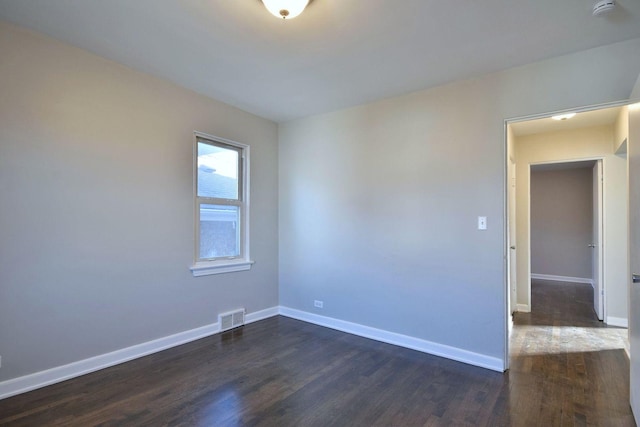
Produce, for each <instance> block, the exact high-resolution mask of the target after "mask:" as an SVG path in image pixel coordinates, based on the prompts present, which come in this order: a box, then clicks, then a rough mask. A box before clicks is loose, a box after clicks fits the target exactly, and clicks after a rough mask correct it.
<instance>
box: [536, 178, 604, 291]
mask: <svg viewBox="0 0 640 427" xmlns="http://www.w3.org/2000/svg"><path fill="white" fill-rule="evenodd" d="M530 185H531V202H530V203H531V204H530V208H531V217H530V220H531V273H532V274H547V275H553V276H568V277H580V278H586V279H590V278H591V276H592V271H591V264H592V262H591V256H592V253H591V249H590V248H589V247H588V245H589V243H591V240H592V231H593V230H592V229H593V200H592V197H593V188H592V187H593V183H592V170H591V169H585V168H582V169H568V170H549V171H532V172H531V184H530Z"/></svg>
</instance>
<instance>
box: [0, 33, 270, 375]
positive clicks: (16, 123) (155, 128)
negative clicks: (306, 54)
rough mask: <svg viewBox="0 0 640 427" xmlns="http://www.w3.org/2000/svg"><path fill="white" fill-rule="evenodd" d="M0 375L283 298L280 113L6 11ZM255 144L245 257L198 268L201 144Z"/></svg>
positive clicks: (0, 80) (0, 103)
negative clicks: (256, 108)
mask: <svg viewBox="0 0 640 427" xmlns="http://www.w3.org/2000/svg"><path fill="white" fill-rule="evenodd" d="M0 52H1V55H2V60H1V61H0V94H1V95H0V200H1V201H2V202H1V203H0V284H1V285H0V355H2V368H1V369H0V380H6V379H10V378H15V377H19V376H23V375H26V374H30V373H33V372H37V371H41V370H44V369H47V368H52V367H55V366H59V365H63V364H66V363H70V362H74V361H78V360H81V359H85V358H88V357H91V356H95V355H99V354H103V353H106V352H110V351H113V350H117V349H121V348H124V347H128V346H131V345H134V344H139V343H142V342H145V341H149V340H152V339H155V338H159V337H164V336H167V335H169V334H173V333H177V332H181V331H185V330H189V329H192V328H196V327H199V326H203V325H207V324H212V323H215V322H216V321H217V315H218V313H220V312H222V311H227V310H230V309H234V308H237V307H246V309H247V311H248V312H249V313H251V312H255V311H257V310H261V309H265V308H268V307H274V306H277V304H278V286H277V280H278V276H277V274H278V273H277V271H278V267H277V262H278V249H277V228H278V223H277V208H278V207H277V196H278V192H277V127H276V125H275V124H274V123H272V122H269V121H267V120H264V119H261V118H258V117H256V116H253V115H250V114H248V113H245V112H242V111H240V110H238V109H235V108H232V107H229V106H227V105H224V104H222V103H219V102H216V101H213V100H211V99H208V98H205V97H203V96H200V95H197V94H195V93H193V92H190V91H187V90H185V89H181V88H179V87H177V86H174V85H172V84H169V83H166V82H164V81H162V80H158V79H156V78H153V77H150V76H148V75H145V74H142V73H139V72H135V71H133V70H131V69H129V68H126V67H124V66H121V65H118V64H116V63H113V62H110V61H107V60H104V59H101V58H99V57H96V56H94V55H92V54H89V53H87V52H85V51H82V50H79V49H76V48H73V47H70V46H68V45H64V44H62V43H59V42H56V41H54V40H52V39H49V38H46V37H44V36H42V35H37V34H35V33H31V32H29V31H26V30H23V29H20V28H18V27H14V26H12V25H9V24H6V23H1V22H0ZM194 130H199V131H202V132H208V133H211V134H215V135H218V136H220V137H224V138H229V139H232V140H236V141H239V142H243V143H248V144H251V154H252V159H251V167H252V169H251V181H252V188H251V203H252V215H251V233H252V248H251V253H252V256H253V258H254V259H255V261H256V264H255V265H254V267H253V268H252V269H251V270H250V271H248V272H241V273H232V274H224V275H216V276H207V277H201V278H194V277H192V275H191V272H190V271H189V266H190V265H191V263H192V260H193V244H194V242H193V241H194V238H193V199H192V174H193V168H192V145H193V131H194Z"/></svg>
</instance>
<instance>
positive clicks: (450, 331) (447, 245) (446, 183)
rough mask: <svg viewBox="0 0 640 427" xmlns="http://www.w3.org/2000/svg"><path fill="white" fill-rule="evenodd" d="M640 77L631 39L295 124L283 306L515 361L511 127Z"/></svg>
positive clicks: (284, 199)
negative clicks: (508, 248) (509, 220)
mask: <svg viewBox="0 0 640 427" xmlns="http://www.w3.org/2000/svg"><path fill="white" fill-rule="evenodd" d="M639 69H640V40H631V41H628V42H624V43H620V44H616V45H612V46H608V47H604V48H599V49H594V50H589V51H585V52H581V53H578V54H574V55H568V56H564V57H560V58H555V59H551V60H547V61H543V62H539V63H536V64H531V65H528V66H525V67H520V68H516V69H512V70H508V71H505V72H501V73H495V74H491V75H487V76H485V77H482V78H478V79H475V80H469V81H463V82H457V83H454V84H451V85H447V86H442V87H438V88H435V89H432V90H427V91H422V92H417V93H413V94H409V95H406V96H401V97H396V98H391V99H387V100H383V101H379V102H375V103H371V104H367V105H362V106H358V107H355V108H351V109H347V110H342V111H337V112H333V113H329V114H323V115H317V116H313V117H309V118H305V119H300V120H295V121H291V122H288V123H284V124H282V125H281V126H280V127H279V132H280V137H279V139H280V145H279V146H280V151H279V153H280V154H279V165H280V177H279V179H280V186H279V190H280V199H279V200H280V210H279V215H280V246H279V247H280V301H281V304H282V305H284V306H287V307H291V308H294V309H299V310H304V311H308V312H313V313H316V314H322V315H325V316H328V317H333V318H337V319H342V320H347V321H351V322H355V323H359V324H363V325H367V326H371V327H375V328H380V329H384V330H387V331H391V332H397V333H401V334H405V335H409V336H412V337H416V338H421V339H424V340H429V341H432V342H436V343H440V344H445V345H449V346H453V347H457V348H460V349H465V350H469V351H471V352H475V353H479V354H482V355H486V356H489V357H495V358H499V359H503V358H504V356H505V342H506V336H505V325H506V309H505V307H506V301H505V296H506V283H505V276H506V272H505V244H504V242H505V241H504V238H505V221H504V216H503V215H504V203H505V183H504V170H505V159H504V155H505V153H504V145H505V143H504V133H505V130H504V129H505V128H504V119H506V118H511V117H518V116H524V115H529V114H534V113H542V112H547V111H553V110H560V109H564V108H570V107H574V106H579V105H590V104H596V103H601V102H607V101H614V100H618V99H624V98H626V97H627V95H628V94H629V90H630V88H631V87H632V86H633V84H634V83H635V80H636V78H637V75H638V70H639ZM425 72H426V71H425ZM605 72H606V73H611V74H610V77H609V78H607V79H604V80H603V79H602V77H601V76H602V75H603V73H605ZM479 215H483V216H487V217H488V225H489V226H488V230H486V231H478V230H477V229H476V220H477V216H479ZM314 299H319V300H323V301H324V308H323V309H317V308H314V306H313V301H314Z"/></svg>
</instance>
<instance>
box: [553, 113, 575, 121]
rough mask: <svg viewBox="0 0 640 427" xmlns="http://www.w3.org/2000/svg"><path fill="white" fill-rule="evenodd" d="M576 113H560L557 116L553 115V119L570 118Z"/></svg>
mask: <svg viewBox="0 0 640 427" xmlns="http://www.w3.org/2000/svg"><path fill="white" fill-rule="evenodd" d="M575 115H576V113H566V114H558V115H557V116H551V118H552V119H553V120H569V119H570V118H571V117H573V116H575Z"/></svg>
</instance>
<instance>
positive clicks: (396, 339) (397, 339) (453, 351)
mask: <svg viewBox="0 0 640 427" xmlns="http://www.w3.org/2000/svg"><path fill="white" fill-rule="evenodd" d="M280 314H281V315H283V316H286V317H291V318H293V319H297V320H302V321H304V322H308V323H313V324H315V325H319V326H324V327H327V328H331V329H336V330H338V331H342V332H346V333H349V334H353V335H358V336H360V337H364V338H369V339H372V340H376V341H381V342H385V343H388V344H393V345H397V346H400V347H405V348H410V349H412V350H417V351H421V352H423V353H428V354H432V355H434V356H440V357H445V358H447V359H452V360H456V361H458V362H463V363H467V364H469V365H474V366H479V367H481V368H486V369H491V370H493V371H498V372H504V370H505V363H504V361H503V360H502V359H499V358H497V357H492V356H487V355H484V354H479V353H474V352H471V351H468V350H463V349H461V348H456V347H451V346H448V345H444V344H438V343H434V342H431V341H427V340H423V339H420V338H414V337H410V336H407V335H402V334H398V333H395V332H389V331H385V330H382V329H376V328H372V327H370V326H364V325H360V324H358V323H352V322H347V321H344V320H339V319H334V318H332V317H326V316H320V315H317V314H313V313H308V312H306V311H300V310H295V309H293V308H289V307H283V306H280Z"/></svg>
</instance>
